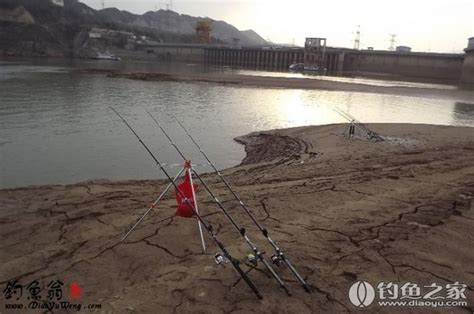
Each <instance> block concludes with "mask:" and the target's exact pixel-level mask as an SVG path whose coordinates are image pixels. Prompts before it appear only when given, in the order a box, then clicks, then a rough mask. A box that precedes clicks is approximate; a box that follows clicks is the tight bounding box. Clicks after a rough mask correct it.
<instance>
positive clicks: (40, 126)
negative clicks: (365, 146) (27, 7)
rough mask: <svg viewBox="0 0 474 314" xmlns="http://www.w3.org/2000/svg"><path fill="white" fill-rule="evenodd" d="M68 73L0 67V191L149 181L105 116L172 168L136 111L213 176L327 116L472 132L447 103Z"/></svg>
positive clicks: (464, 107)
mask: <svg viewBox="0 0 474 314" xmlns="http://www.w3.org/2000/svg"><path fill="white" fill-rule="evenodd" d="M70 66H71V65H68V64H66V65H65V64H55V65H54V66H51V65H48V66H41V65H39V64H36V65H35V64H28V65H24V64H20V65H18V64H17V65H7V66H4V65H0V80H1V84H0V97H1V98H0V187H13V186H23V185H28V184H53V183H72V182H77V181H82V180H87V179H96V178H109V179H132V178H134V179H140V178H156V177H158V176H159V172H158V171H156V170H155V169H154V168H153V162H152V161H151V160H150V159H149V157H148V156H147V154H146V153H145V152H144V151H143V150H142V148H141V147H140V145H138V143H137V141H136V140H135V139H134V138H133V136H131V134H129V132H128V130H127V129H126V128H125V127H124V126H123V125H122V124H121V123H120V122H119V121H118V120H117V118H116V117H114V116H113V115H112V114H111V112H110V110H109V106H115V107H116V108H117V109H118V110H119V111H120V112H121V113H123V114H124V115H125V116H126V117H127V119H129V120H130V123H131V124H132V125H133V126H134V127H136V129H137V131H138V132H139V133H140V134H141V135H142V136H143V139H144V140H145V141H147V142H148V143H149V144H150V146H151V147H152V148H153V150H154V151H155V152H156V153H157V154H158V155H159V156H160V158H161V159H162V160H163V161H164V162H168V163H176V162H178V161H180V159H179V156H177V155H176V153H175V152H174V151H173V150H172V149H171V148H170V147H169V145H168V143H167V141H166V140H165V139H164V137H163V136H162V134H160V133H159V129H157V128H156V126H155V125H154V124H153V121H152V120H151V119H150V118H149V117H148V116H147V114H146V113H145V110H144V108H146V109H148V110H149V111H150V112H152V113H153V114H154V115H155V116H156V117H157V118H158V119H160V120H161V121H162V122H163V124H164V126H165V127H166V128H167V129H168V130H169V131H170V133H171V135H172V136H173V137H174V138H175V139H176V142H177V143H180V144H181V146H182V147H183V150H184V151H185V152H186V153H187V154H188V155H190V156H191V157H192V158H193V160H194V161H195V162H197V163H202V162H203V161H202V158H201V157H200V155H199V154H197V153H196V151H195V150H194V149H193V146H192V145H191V143H190V142H189V140H188V139H187V137H186V136H185V134H183V132H182V131H180V129H179V128H178V127H177V125H176V123H175V122H174V121H173V119H172V118H171V117H170V116H169V115H176V116H178V117H179V118H180V119H181V120H182V121H183V122H184V123H185V124H186V125H187V126H188V128H189V129H190V130H191V132H193V134H194V135H195V137H196V138H197V139H198V140H199V141H200V142H201V143H202V146H203V148H204V149H205V150H206V151H207V152H208V154H209V155H210V157H211V158H212V159H214V160H215V161H216V164H217V165H218V166H219V167H221V168H223V167H229V166H233V165H236V164H238V163H239V162H240V160H241V159H242V158H243V156H244V152H243V149H242V147H241V146H240V145H238V144H237V143H235V142H234V141H233V138H234V137H236V136H239V135H242V134H246V133H249V132H252V131H258V130H267V129H274V128H285V127H295V126H301V125H311V124H314V125H320V124H328V123H341V122H345V120H344V119H343V118H342V117H340V116H339V115H338V114H337V113H336V112H335V111H334V110H333V109H334V107H335V106H338V107H339V108H341V109H343V110H345V111H347V112H349V113H350V114H351V115H353V116H355V117H357V118H358V119H360V120H361V121H363V122H404V123H430V124H444V125H464V126H474V114H473V109H472V107H473V105H472V104H469V103H459V102H458V103H456V102H455V101H454V100H449V99H448V100H447V99H442V100H438V99H426V98H419V97H405V96H393V95H379V94H364V93H347V92H329V91H317V90H285V89H262V88H248V87H227V86H220V85H211V84H187V83H179V82H143V81H133V80H127V79H108V78H105V77H103V76H102V75H86V74H78V73H71V72H69V71H66V69H68V67H70ZM81 66H82V65H81ZM129 66H130V65H129ZM133 66H137V65H133ZM192 68H193V69H194V70H196V71H198V70H199V69H196V68H197V67H192ZM201 170H203V171H205V170H209V169H201Z"/></svg>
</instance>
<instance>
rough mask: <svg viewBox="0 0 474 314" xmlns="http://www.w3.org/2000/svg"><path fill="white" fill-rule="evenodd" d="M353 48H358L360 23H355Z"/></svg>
mask: <svg viewBox="0 0 474 314" xmlns="http://www.w3.org/2000/svg"><path fill="white" fill-rule="evenodd" d="M354 49H355V50H359V49H360V25H357V31H356V35H355V38H354Z"/></svg>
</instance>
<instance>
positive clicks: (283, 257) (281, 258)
mask: <svg viewBox="0 0 474 314" xmlns="http://www.w3.org/2000/svg"><path fill="white" fill-rule="evenodd" d="M174 119H175V120H176V122H178V124H179V125H180V126H181V128H182V129H183V130H184V132H185V133H186V135H187V136H188V137H189V138H190V139H191V141H192V142H193V143H194V145H195V146H196V147H197V149H198V150H199V151H200V152H201V154H202V156H203V157H204V158H205V159H206V160H207V162H208V163H209V165H211V167H212V169H213V170H214V172H215V173H216V174H217V175H218V176H219V178H220V179H221V180H222V182H223V183H224V185H225V186H226V187H227V189H228V190H229V191H230V192H231V193H232V195H233V196H234V198H235V200H236V201H237V202H238V203H239V205H240V206H241V207H242V208H243V209H244V211H245V212H246V213H247V215H248V216H249V217H250V219H251V220H252V221H253V223H254V224H255V225H256V226H257V228H258V229H259V230H260V231H261V232H262V234H263V236H264V237H265V238H266V239H267V241H268V242H269V243H270V245H271V246H272V247H273V249H274V250H275V255H274V256H272V260H273V261H274V263H278V262H280V261H283V262H284V263H285V264H286V265H287V266H288V268H289V269H290V270H291V272H292V273H293V275H294V276H295V277H296V279H297V280H298V281H299V283H300V284H301V286H302V287H303V288H304V290H305V291H306V292H308V293H311V289H310V288H309V286H308V284H307V283H306V281H305V280H304V279H303V277H302V276H301V275H300V273H299V272H298V271H297V270H296V268H295V267H294V266H293V264H292V263H291V262H290V260H289V259H288V258H287V257H286V255H285V254H284V253H283V251H282V250H281V248H280V247H279V246H278V245H277V244H276V243H275V241H273V240H272V238H271V237H270V235H269V234H268V230H267V229H266V228H265V227H264V226H263V225H261V224H260V223H259V222H258V221H257V219H256V218H255V216H254V215H253V214H252V213H251V211H250V209H249V207H248V206H247V205H245V203H244V202H243V201H242V200H241V199H240V197H239V195H237V193H236V192H235V191H234V189H233V188H231V186H230V184H229V183H228V182H227V180H226V179H225V178H224V176H223V175H222V174H221V173H220V171H219V170H217V168H216V166H215V165H214V163H213V162H212V161H211V160H210V158H209V157H208V156H207V154H206V153H205V152H204V151H203V150H202V149H201V146H200V145H199V144H198V143H197V141H196V140H195V139H194V137H193V136H192V135H191V134H190V133H189V131H188V130H187V129H186V127H185V126H184V125H183V124H182V123H181V121H179V120H178V118H176V117H174Z"/></svg>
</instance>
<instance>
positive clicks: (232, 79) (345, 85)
mask: <svg viewBox="0 0 474 314" xmlns="http://www.w3.org/2000/svg"><path fill="white" fill-rule="evenodd" d="M79 72H81V73H89V74H104V75H107V76H108V77H111V78H128V79H133V80H142V81H176V82H191V83H192V82H194V83H211V84H221V85H230V86H247V87H266V88H291V89H320V90H327V91H345V92H360V93H377V94H388V95H403V96H412V97H426V98H434V99H453V100H458V101H465V102H472V99H474V91H470V90H462V89H436V88H429V87H408V86H379V85H374V84H362V83H354V82H340V81H334V80H324V79H316V78H292V77H275V76H261V75H259V76H257V75H243V74H224V73H203V74H179V73H156V72H122V71H117V70H104V69H83V70H79ZM382 82H383V81H382Z"/></svg>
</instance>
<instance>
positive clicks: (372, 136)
mask: <svg viewBox="0 0 474 314" xmlns="http://www.w3.org/2000/svg"><path fill="white" fill-rule="evenodd" d="M334 111H336V112H337V113H338V114H339V115H341V116H342V117H343V118H344V119H346V120H347V121H349V122H350V123H351V124H353V125H354V126H355V127H357V128H359V129H360V130H362V131H363V132H364V133H366V134H367V137H368V138H369V139H371V140H372V139H374V140H376V141H378V142H382V141H384V139H383V138H382V137H381V136H380V135H379V134H378V133H377V132H374V131H372V130H371V129H369V128H368V127H367V126H366V125H365V124H364V123H362V122H360V121H359V120H357V119H356V118H354V117H353V116H351V115H350V114H349V113H347V112H345V111H343V110H342V109H340V108H338V107H336V108H335V109H334Z"/></svg>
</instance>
